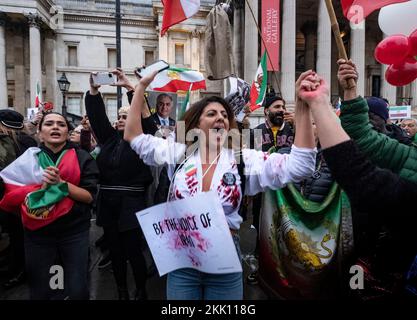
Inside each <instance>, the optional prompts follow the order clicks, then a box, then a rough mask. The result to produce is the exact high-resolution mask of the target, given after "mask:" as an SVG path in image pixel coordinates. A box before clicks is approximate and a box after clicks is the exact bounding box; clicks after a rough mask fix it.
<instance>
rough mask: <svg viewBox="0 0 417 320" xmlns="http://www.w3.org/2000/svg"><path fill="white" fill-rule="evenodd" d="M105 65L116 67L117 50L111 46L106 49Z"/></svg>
mask: <svg viewBox="0 0 417 320" xmlns="http://www.w3.org/2000/svg"><path fill="white" fill-rule="evenodd" d="M107 67H108V68H109V69H114V68H116V67H117V51H116V49H113V48H108V49H107Z"/></svg>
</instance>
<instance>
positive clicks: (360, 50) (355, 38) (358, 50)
mask: <svg viewBox="0 0 417 320" xmlns="http://www.w3.org/2000/svg"><path fill="white" fill-rule="evenodd" d="M365 34H366V22H365V21H364V22H363V24H362V26H361V27H360V28H353V29H352V32H351V38H350V46H351V50H350V59H352V61H353V62H354V63H355V64H356V68H357V69H358V72H359V81H358V84H357V87H358V94H360V95H361V96H362V97H364V96H365V95H366V91H365V85H366V81H367V74H366V69H365V66H366V64H365V38H366V37H365Z"/></svg>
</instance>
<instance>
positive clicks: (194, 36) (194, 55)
mask: <svg viewBox="0 0 417 320" xmlns="http://www.w3.org/2000/svg"><path fill="white" fill-rule="evenodd" d="M200 34H201V32H200V31H199V30H197V29H194V30H193V31H192V32H191V69H193V70H197V71H198V70H200ZM190 98H191V102H192V103H194V102H195V101H197V100H198V99H199V93H198V91H192V93H191V97H190Z"/></svg>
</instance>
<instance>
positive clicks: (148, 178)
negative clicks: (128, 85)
mask: <svg viewBox="0 0 417 320" xmlns="http://www.w3.org/2000/svg"><path fill="white" fill-rule="evenodd" d="M128 98H129V100H130V101H131V99H132V92H130V93H128ZM85 106H86V110H87V115H88V118H89V120H90V124H91V127H92V130H93V132H94V134H95V136H96V138H97V141H98V144H99V145H100V148H101V150H100V153H99V155H98V156H97V165H98V167H99V169H100V194H99V197H98V200H97V212H98V215H97V224H98V225H100V226H103V227H106V226H111V225H114V224H118V226H119V230H120V231H125V230H129V229H132V228H137V227H139V224H138V221H137V219H136V216H135V212H137V211H138V210H139V209H141V208H144V203H142V202H143V201H142V200H141V201H140V202H141V203H138V202H137V201H135V200H134V199H135V198H136V199H139V197H138V196H137V193H136V194H135V192H130V191H104V190H103V186H116V187H128V188H132V187H133V188H139V189H146V188H147V187H148V186H149V185H150V184H151V183H152V180H153V178H152V174H151V171H150V169H149V167H148V166H147V165H145V164H144V163H143V161H142V160H141V159H140V158H139V156H138V155H137V154H136V152H134V151H133V150H132V148H131V147H130V144H129V142H127V141H125V140H123V132H119V131H117V130H116V129H114V128H113V127H112V126H111V124H110V122H109V119H108V118H107V115H106V111H105V106H104V102H103V99H102V97H101V94H98V95H90V93H89V92H87V93H86V97H85ZM142 126H143V130H144V132H145V133H149V134H154V133H155V131H156V130H157V128H156V125H155V124H154V121H153V120H152V119H151V117H149V118H147V119H142ZM109 199H111V202H112V203H113V204H115V203H119V202H120V204H119V205H116V206H111V203H109V202H108V200H109Z"/></svg>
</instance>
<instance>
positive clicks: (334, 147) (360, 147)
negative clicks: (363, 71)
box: [303, 60, 417, 300]
mask: <svg viewBox="0 0 417 320" xmlns="http://www.w3.org/2000/svg"><path fill="white" fill-rule="evenodd" d="M339 65H340V67H339V73H338V77H339V81H340V84H341V86H342V87H343V89H344V101H343V103H342V114H341V117H342V126H343V128H342V126H340V124H339V123H338V121H337V120H336V118H335V116H334V114H333V112H332V110H331V109H330V108H329V106H328V105H326V103H325V102H326V101H328V98H329V88H328V86H327V84H326V83H325V82H324V80H322V79H319V80H318V81H317V80H316V81H311V82H310V86H311V87H310V88H311V91H312V92H305V93H304V95H303V98H304V99H305V100H306V101H307V102H308V104H309V105H310V109H311V111H312V113H313V118H314V120H315V122H316V124H317V129H318V135H319V138H320V142H321V145H322V147H323V149H324V157H325V159H326V162H327V163H328V165H329V167H330V169H331V171H332V174H333V176H334V178H335V179H336V181H337V182H338V183H339V184H340V186H341V187H342V188H343V189H344V190H345V191H346V192H347V194H348V196H349V199H350V201H351V203H352V206H353V207H356V208H358V209H359V210H360V211H361V212H367V217H366V218H367V219H369V220H370V221H372V224H373V225H377V226H378V227H379V228H384V229H385V230H386V231H387V232H388V233H389V234H390V236H389V238H388V239H380V238H379V234H375V233H374V232H373V231H372V232H371V235H373V236H374V237H375V236H376V237H378V238H376V239H375V238H374V239H371V238H368V239H369V241H370V242H368V243H363V241H361V239H359V240H358V239H355V251H356V252H355V253H356V255H355V256H354V260H352V264H359V265H362V266H363V267H364V270H365V284H364V287H365V291H364V292H358V291H361V290H357V291H354V290H350V294H352V292H355V293H356V294H357V295H358V296H359V299H366V300H368V299H376V298H387V297H399V296H405V295H406V291H405V287H406V286H405V284H406V280H407V272H408V270H409V268H410V267H411V265H412V262H413V260H414V257H415V254H416V252H417V251H416V249H417V248H416V247H417V243H416V241H415V239H413V232H414V231H413V229H414V225H415V220H416V218H415V215H414V214H413V212H412V211H410V210H407V209H406V208H410V207H412V206H413V205H414V202H415V196H416V193H417V188H416V185H415V181H414V180H413V176H414V175H413V171H414V170H413V168H412V167H411V168H410V164H411V165H412V164H413V163H415V160H412V154H413V152H414V151H413V149H412V148H414V147H413V146H406V145H404V144H401V143H400V142H398V141H396V140H393V139H391V138H389V137H387V136H385V135H382V134H381V133H378V132H377V131H376V130H372V128H371V125H370V124H369V118H368V107H367V103H366V101H365V100H364V99H363V98H361V97H360V96H358V95H357V92H356V86H353V87H352V86H350V85H349V84H348V80H349V79H354V80H356V79H357V77H358V74H357V71H356V68H355V65H354V64H353V63H352V62H351V61H344V60H340V61H339ZM345 130H346V131H345ZM357 131H359V132H357ZM348 132H350V137H349V135H348V134H347V133H348ZM352 138H353V140H352ZM371 139H372V141H371ZM355 142H356V143H355ZM374 144H375V145H374ZM375 146H378V148H376V147H375ZM377 149H380V151H378V150H377ZM371 150H372V151H371ZM394 151H396V152H394ZM377 152H379V154H378V155H375V153H377ZM365 154H366V155H367V156H369V158H367V157H366V156H365ZM376 165H378V166H380V168H379V167H377V166H376ZM383 167H389V168H390V169H391V170H388V169H387V168H385V169H384V168H383ZM406 168H408V169H406ZM352 218H353V222H354V223H353V233H354V235H355V234H357V233H361V232H363V231H365V232H369V231H370V230H361V229H362V228H363V226H362V225H360V224H359V225H358V224H357V223H355V219H357V218H358V217H357V216H356V215H355V213H353V217H352ZM359 218H361V217H359ZM364 246H370V247H371V248H372V249H371V250H373V256H372V260H371V261H370V264H369V265H365V266H364V265H363V264H362V263H361V261H360V258H361V250H360V248H361V247H364ZM368 267H369V269H368ZM414 276H415V275H414ZM414 281H415V280H414Z"/></svg>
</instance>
